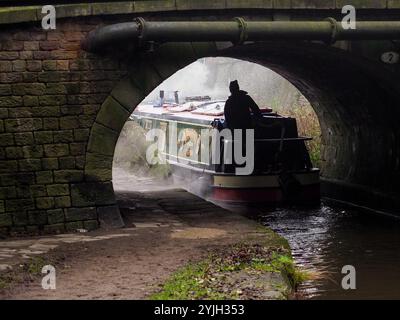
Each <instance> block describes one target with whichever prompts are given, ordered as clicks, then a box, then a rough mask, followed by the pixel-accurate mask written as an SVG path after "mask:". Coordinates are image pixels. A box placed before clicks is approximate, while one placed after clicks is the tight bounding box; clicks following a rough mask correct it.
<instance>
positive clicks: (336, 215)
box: [257, 203, 400, 299]
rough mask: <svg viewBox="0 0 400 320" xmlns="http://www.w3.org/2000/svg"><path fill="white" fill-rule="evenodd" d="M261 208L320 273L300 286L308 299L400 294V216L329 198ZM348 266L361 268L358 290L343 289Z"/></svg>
mask: <svg viewBox="0 0 400 320" xmlns="http://www.w3.org/2000/svg"><path fill="white" fill-rule="evenodd" d="M257 210H258V211H259V212H258V213H259V218H260V221H261V223H263V224H264V225H266V226H268V227H270V228H271V229H273V230H274V231H276V232H277V233H279V234H280V235H282V236H283V237H285V238H286V239H287V240H288V241H289V243H290V246H291V248H292V253H293V257H294V258H295V260H296V262H297V264H298V265H300V266H301V267H304V268H305V269H308V270H311V271H316V273H317V274H318V277H317V278H316V279H314V280H311V281H307V282H306V283H304V284H303V285H302V286H301V288H300V292H301V294H302V295H304V297H305V298H306V299H307V298H308V299H400V220H396V219H393V218H390V217H386V216H382V215H374V214H371V213H366V212H362V211H358V210H355V209H348V208H347V209H345V208H339V207H334V206H332V205H328V204H326V203H323V204H322V205H321V206H320V207H318V208H315V209H309V208H308V209H304V208H284V209H275V210H266V209H257ZM345 265H352V266H354V268H355V270H356V289H355V290H344V289H343V288H342V285H341V282H342V278H343V277H344V276H345V274H342V273H341V271H342V267H343V266H345Z"/></svg>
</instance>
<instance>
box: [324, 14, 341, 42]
mask: <svg viewBox="0 0 400 320" xmlns="http://www.w3.org/2000/svg"><path fill="white" fill-rule="evenodd" d="M325 21H328V22H329V23H330V24H331V29H332V33H331V37H330V39H329V40H328V41H326V43H327V44H329V45H332V44H334V43H335V42H336V41H337V36H338V34H339V29H338V25H337V24H338V22H337V21H336V19H335V18H332V17H328V18H326V19H325Z"/></svg>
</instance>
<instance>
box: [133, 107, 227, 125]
mask: <svg viewBox="0 0 400 320" xmlns="http://www.w3.org/2000/svg"><path fill="white" fill-rule="evenodd" d="M221 104H222V103H221ZM224 105H225V102H223V106H224ZM173 109H174V108H165V107H154V106H153V105H151V104H140V105H138V106H137V107H136V109H135V111H134V112H133V115H136V116H144V117H148V118H156V119H167V120H177V121H189V122H195V123H203V124H207V125H209V124H210V123H211V122H212V121H213V120H215V119H224V115H223V109H222V114H221V115H208V114H199V113H198V112H199V110H198V109H196V110H197V112H191V111H179V112H177V111H174V110H173Z"/></svg>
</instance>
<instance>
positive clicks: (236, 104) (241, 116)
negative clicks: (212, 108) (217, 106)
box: [224, 80, 262, 130]
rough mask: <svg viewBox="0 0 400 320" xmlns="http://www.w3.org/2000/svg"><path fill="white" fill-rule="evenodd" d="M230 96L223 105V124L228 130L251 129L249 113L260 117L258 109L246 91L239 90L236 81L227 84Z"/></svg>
mask: <svg viewBox="0 0 400 320" xmlns="http://www.w3.org/2000/svg"><path fill="white" fill-rule="evenodd" d="M229 90H230V92H231V95H230V96H229V98H228V100H227V101H226V103H225V111H224V114H225V122H226V127H227V128H229V129H231V130H232V129H252V128H254V127H253V125H252V120H251V112H250V110H251V111H252V112H253V114H254V116H255V117H262V114H261V111H260V108H259V107H258V105H257V104H256V103H255V102H254V100H253V99H252V98H251V97H250V96H249V95H248V94H247V92H246V91H243V90H240V88H239V83H238V82H237V80H235V81H232V82H231V83H230V84H229Z"/></svg>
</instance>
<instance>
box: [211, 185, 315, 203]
mask: <svg viewBox="0 0 400 320" xmlns="http://www.w3.org/2000/svg"><path fill="white" fill-rule="evenodd" d="M212 198H213V200H216V201H226V202H239V203H240V202H243V203H250V202H252V203H253V202H254V203H261V202H264V203H281V202H284V201H286V200H288V201H290V202H292V201H294V202H302V203H303V202H304V203H309V202H318V201H319V200H320V185H319V184H313V185H307V186H302V191H301V192H300V193H299V194H297V195H296V196H295V197H292V198H291V199H285V197H284V195H283V193H282V190H281V188H249V189H245V188H219V187H215V186H214V187H213V191H212Z"/></svg>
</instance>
